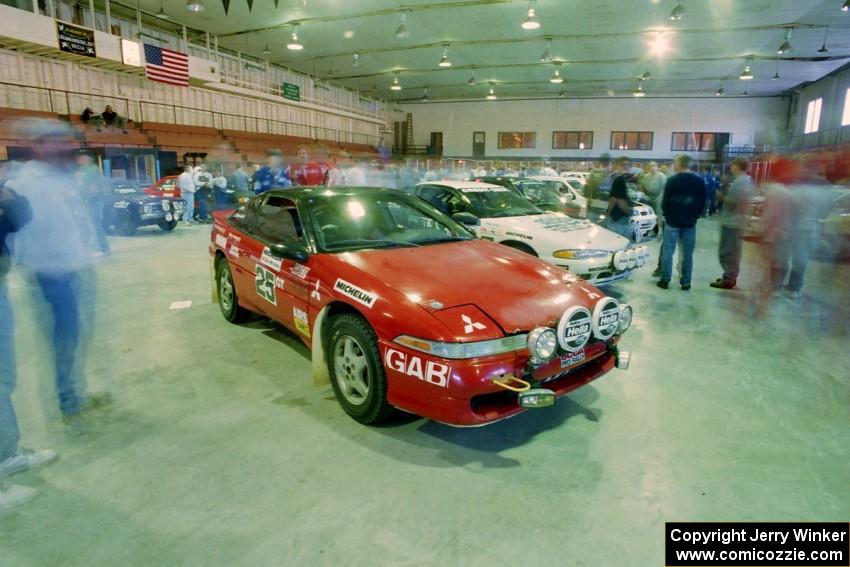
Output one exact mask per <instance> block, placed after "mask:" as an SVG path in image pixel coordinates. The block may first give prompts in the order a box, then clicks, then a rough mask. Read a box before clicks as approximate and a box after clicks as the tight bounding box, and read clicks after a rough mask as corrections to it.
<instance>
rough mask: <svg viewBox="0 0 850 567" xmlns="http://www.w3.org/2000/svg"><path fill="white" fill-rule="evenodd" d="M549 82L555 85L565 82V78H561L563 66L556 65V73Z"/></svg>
mask: <svg viewBox="0 0 850 567" xmlns="http://www.w3.org/2000/svg"><path fill="white" fill-rule="evenodd" d="M549 82H550V83H552V84H553V85H560V84H561V83H563V82H564V78H563V77H562V76H561V65H560V64H556V65H555V73H553V74H552V77H551V78H550V79H549Z"/></svg>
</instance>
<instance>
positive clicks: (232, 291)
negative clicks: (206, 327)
mask: <svg viewBox="0 0 850 567" xmlns="http://www.w3.org/2000/svg"><path fill="white" fill-rule="evenodd" d="M215 286H216V291H217V292H218V307H219V309H220V310H221V314H222V315H224V318H225V319H227V320H228V321H230V322H231V323H234V324H239V323H244V322H245V321H248V320H249V319H250V318H251V312H250V311H248V310H247V309H245V308H244V307H240V306H239V298H238V296H237V295H236V286H235V285H234V284H233V274H231V272H230V265H229V264H228V263H227V260H225V259H224V258H221V259H219V260H218V262H216V265H215Z"/></svg>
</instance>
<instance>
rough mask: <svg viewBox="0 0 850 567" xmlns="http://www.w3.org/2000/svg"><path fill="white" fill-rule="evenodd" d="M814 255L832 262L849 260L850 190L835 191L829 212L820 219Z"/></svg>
mask: <svg viewBox="0 0 850 567" xmlns="http://www.w3.org/2000/svg"><path fill="white" fill-rule="evenodd" d="M814 256H815V257H816V258H819V259H824V260H828V261H833V262H842V263H847V262H850V191H847V190H846V189H843V188H842V189H839V190H836V191H835V199H834V201H833V203H832V208H831V210H830V211H829V214H828V215H827V216H826V217H825V218H823V219H822V220H821V221H820V227H819V231H818V241H817V243H816V246H815V251H814Z"/></svg>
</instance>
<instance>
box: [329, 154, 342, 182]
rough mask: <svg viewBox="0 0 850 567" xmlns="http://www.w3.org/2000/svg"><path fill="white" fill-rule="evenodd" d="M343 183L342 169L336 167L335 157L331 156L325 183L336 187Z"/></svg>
mask: <svg viewBox="0 0 850 567" xmlns="http://www.w3.org/2000/svg"><path fill="white" fill-rule="evenodd" d="M342 184H343V176H342V171H341V170H340V169H339V167H337V164H336V158H331V159H330V161H329V162H328V173H327V176H326V177H325V185H327V186H328V187H336V186H339V185H342Z"/></svg>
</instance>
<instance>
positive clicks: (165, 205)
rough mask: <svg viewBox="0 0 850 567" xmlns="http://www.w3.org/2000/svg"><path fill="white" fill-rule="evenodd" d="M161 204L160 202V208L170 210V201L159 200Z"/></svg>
mask: <svg viewBox="0 0 850 567" xmlns="http://www.w3.org/2000/svg"><path fill="white" fill-rule="evenodd" d="M161 204H162V210H163V211H170V210H171V201H161Z"/></svg>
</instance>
